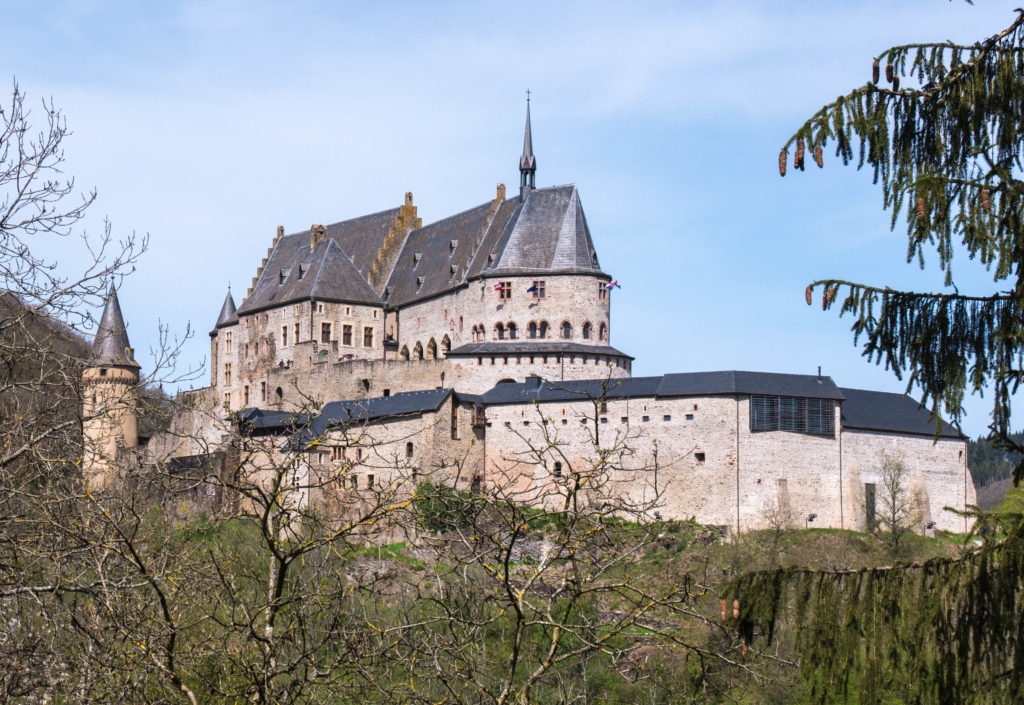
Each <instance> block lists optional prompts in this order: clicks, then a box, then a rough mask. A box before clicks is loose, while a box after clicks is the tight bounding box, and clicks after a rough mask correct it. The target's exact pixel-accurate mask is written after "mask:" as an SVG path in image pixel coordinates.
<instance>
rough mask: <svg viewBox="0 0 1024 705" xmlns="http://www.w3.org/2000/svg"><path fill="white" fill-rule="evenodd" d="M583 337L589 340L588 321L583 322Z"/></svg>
mask: <svg viewBox="0 0 1024 705" xmlns="http://www.w3.org/2000/svg"><path fill="white" fill-rule="evenodd" d="M583 339H584V340H590V321H587V322H586V323H584V324H583Z"/></svg>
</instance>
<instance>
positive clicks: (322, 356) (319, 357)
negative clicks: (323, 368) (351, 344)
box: [316, 350, 327, 362]
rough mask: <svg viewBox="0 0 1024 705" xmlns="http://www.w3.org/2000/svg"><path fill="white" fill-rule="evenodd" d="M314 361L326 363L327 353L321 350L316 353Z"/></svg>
mask: <svg viewBox="0 0 1024 705" xmlns="http://www.w3.org/2000/svg"><path fill="white" fill-rule="evenodd" d="M316 361H317V362H327V351H326V350H321V351H320V352H318V353H317V355H316Z"/></svg>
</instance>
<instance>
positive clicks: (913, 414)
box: [840, 387, 964, 438]
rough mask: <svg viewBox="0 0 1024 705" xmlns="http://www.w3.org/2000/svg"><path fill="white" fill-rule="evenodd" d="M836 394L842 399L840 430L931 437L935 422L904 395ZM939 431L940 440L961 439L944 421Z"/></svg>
mask: <svg viewBox="0 0 1024 705" xmlns="http://www.w3.org/2000/svg"><path fill="white" fill-rule="evenodd" d="M840 391H841V392H842V393H843V396H845V397H846V401H844V402H843V408H842V420H843V428H849V429H856V430H864V431H887V432H890V433H909V434H914V435H918V436H934V435H935V420H934V419H932V418H931V412H930V411H929V410H928V409H926V408H925V407H923V406H921V405H920V404H919V403H918V402H917V401H915V400H914V399H912V398H910V397H908V396H907V395H906V394H892V393H890V392H873V391H870V390H867V389H848V388H846V387H843V388H842V389H841V390H840ZM939 428H940V430H939V436H940V437H942V438H963V437H964V436H963V435H962V434H961V433H960V432H959V431H957V430H956V429H955V428H953V427H952V426H950V425H949V424H948V423H946V422H945V421H943V422H941V425H940V427H939Z"/></svg>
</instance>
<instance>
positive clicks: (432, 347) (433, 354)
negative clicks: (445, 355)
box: [427, 338, 437, 360]
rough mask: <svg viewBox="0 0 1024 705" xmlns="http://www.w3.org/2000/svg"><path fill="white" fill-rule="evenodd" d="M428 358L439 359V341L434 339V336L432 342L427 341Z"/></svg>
mask: <svg viewBox="0 0 1024 705" xmlns="http://www.w3.org/2000/svg"><path fill="white" fill-rule="evenodd" d="M427 359H428V360H434V359H437V341H436V340H434V339H433V338H431V339H430V342H429V343H427Z"/></svg>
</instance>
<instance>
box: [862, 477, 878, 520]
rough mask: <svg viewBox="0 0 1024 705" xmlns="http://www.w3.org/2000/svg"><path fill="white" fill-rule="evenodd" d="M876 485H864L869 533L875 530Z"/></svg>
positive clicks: (868, 483)
mask: <svg viewBox="0 0 1024 705" xmlns="http://www.w3.org/2000/svg"><path fill="white" fill-rule="evenodd" d="M875 518H876V517H875V483H873V482H865V483H864V519H865V520H866V521H867V526H868V531H874V530H875Z"/></svg>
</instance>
